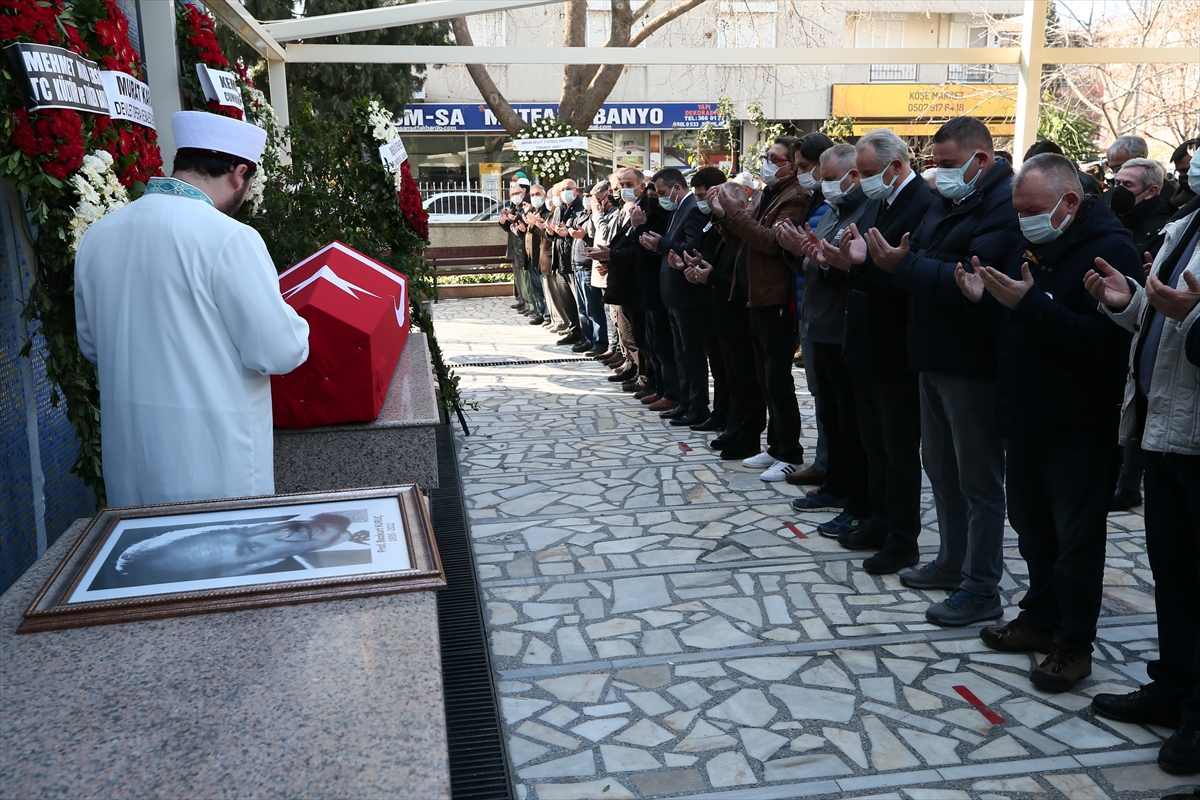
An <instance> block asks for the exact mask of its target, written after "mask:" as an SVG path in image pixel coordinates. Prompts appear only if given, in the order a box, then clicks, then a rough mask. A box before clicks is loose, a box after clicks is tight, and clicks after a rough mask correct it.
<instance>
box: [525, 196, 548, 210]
mask: <svg viewBox="0 0 1200 800" xmlns="http://www.w3.org/2000/svg"><path fill="white" fill-rule="evenodd" d="M529 202H531V203H533V207H534V208H541V207H542V206H544V205H546V198H545V197H544V196H542V195H540V194H535V195H534V196H533V197H532V199H530V201H529Z"/></svg>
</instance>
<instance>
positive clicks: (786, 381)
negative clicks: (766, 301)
mask: <svg viewBox="0 0 1200 800" xmlns="http://www.w3.org/2000/svg"><path fill="white" fill-rule="evenodd" d="M796 329H797V325H796V318H795V317H793V316H792V315H791V314H789V313H788V309H787V306H784V305H778V306H760V307H758V308H751V309H750V340H751V342H752V343H753V345H754V368H755V370H756V371H757V372H758V384H759V386H760V387H761V388H762V393H763V396H764V397H765V398H766V400H767V413H768V416H769V424H768V425H767V453H769V454H770V455H771V456H772V457H773V458H775V459H776V460H778V461H784V462H787V463H788V464H799V463H801V462H802V461H804V448H803V447H801V446H800V406H799V405H797V403H796V382H795V381H794V380H792V356H793V355H795V353H796Z"/></svg>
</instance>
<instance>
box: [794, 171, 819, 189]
mask: <svg viewBox="0 0 1200 800" xmlns="http://www.w3.org/2000/svg"><path fill="white" fill-rule="evenodd" d="M796 180H797V182H799V184H800V188H801V189H804V190H805V191H808V192H811V191H812V190H813V189H816V188H817V184H818V183H820V181H818V180H817V179H816V178H814V177H813V174H812V172H801V173H800V174H799V175H797V176H796Z"/></svg>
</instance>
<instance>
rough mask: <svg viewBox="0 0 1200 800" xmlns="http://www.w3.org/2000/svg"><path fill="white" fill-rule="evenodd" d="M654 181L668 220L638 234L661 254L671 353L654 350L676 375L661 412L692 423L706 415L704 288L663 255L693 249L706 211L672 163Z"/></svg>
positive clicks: (677, 422)
mask: <svg viewBox="0 0 1200 800" xmlns="http://www.w3.org/2000/svg"><path fill="white" fill-rule="evenodd" d="M653 183H654V193H655V194H657V195H658V204H659V206H661V207H662V209H663V211H664V212H666V213H667V215H668V217H667V224H666V229H665V230H664V231H663V233H662V234H658V233H654V232H652V231H651V232H647V233H644V234H642V237H641V243H642V246H643V247H645V248H646V249H648V250H651V251H653V252H655V253H658V254H659V255H660V256H661V259H660V263H659V270H658V289H659V296H660V297H661V298H662V304H663V306H664V307H665V308H666V311H667V318H668V320H669V321H670V330H671V339H672V343H673V348H672V349H673V352H672V353H660V354H659V355H660V356H661V357H662V358H664V359H667V358H674V359H675V363H676V365H677V366H678V370H679V378H680V398H679V405H678V406H677V407H676V408H674V409H672V410H671V411H668V412H667V413H665V414H663V417H664V418H666V419H669V420H670V421H671V424H672V425H679V426H688V425H696V424H699V423H701V422H704V421H705V420H706V419H708V362H707V360H706V358H705V355H704V341H705V339H706V338H707V336H708V332H707V330H706V328H707V321H708V314H707V313H706V311H707V306H708V293H707V291H706V290H705V288H704V287H703V286H699V285H697V284H694V283H691V282H689V281H688V279H687V278H685V277H684V274H683V270H682V269H676V268H674V267H673V266H671V263H670V262H669V261H668V259H667V254H668V253H675V254H676V255H679V256H682V255H683V254H684V253H686V252H690V251H692V250H694V249H696V248H697V247H698V246H699V245H700V239H701V237H702V236H703V230H704V225H705V224H706V223H707V222H708V215H707V214H704V213H703V212H701V210H700V208H699V206H697V205H696V198H695V197H693V196H692V195H691V194H689V193H688V190H687V181H686V180H684V177H683V173H682V172H680V171H679V170H677V169H675V168H674V167H667V168H666V169H662V170H659V171H658V173H656V174H655V176H654V180H653ZM675 263H680V264H681V262H675ZM681 265H682V264H681Z"/></svg>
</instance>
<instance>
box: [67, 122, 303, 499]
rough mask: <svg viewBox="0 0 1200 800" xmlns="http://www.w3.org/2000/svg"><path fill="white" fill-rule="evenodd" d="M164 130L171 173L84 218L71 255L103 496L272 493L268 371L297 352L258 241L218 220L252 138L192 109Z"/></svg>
mask: <svg viewBox="0 0 1200 800" xmlns="http://www.w3.org/2000/svg"><path fill="white" fill-rule="evenodd" d="M171 128H172V130H173V132H174V134H175V143H176V145H178V148H179V149H178V151H177V152H176V154H175V165H174V166H175V169H174V176H173V177H171V178H152V179H151V180H150V182H149V184H148V185H147V186H146V193H145V195H143V196H142V197H141V198H139V199H138V200H137V201H135V202H133V203H130V204H129V205H128V206H125V207H124V208H121V209H119V210H117V211H114V212H113V213H111V214H109V215H108V216H106V217H104V219H102V220H100V221H99V222H97V223H96V224H94V225H92V227H91V228H89V229H88V231H87V233H85V234H84V236H83V240H82V241H81V242H80V245H79V252H78V253H77V254H76V256H75V316H76V330H77V333H78V336H79V347H80V350H81V351H82V352H83V355H84V357H85V358H87V359H88V360H89V361H92V362H95V364H96V366H97V368H98V371H99V377H100V406H101V408H102V409H103V410H104V418H103V422H102V424H101V437H102V450H103V455H102V460H103V466H104V486H105V489H106V491H107V495H108V503H109V504H110V505H114V506H125V505H141V504H145V503H170V502H177V501H183V500H208V499H212V498H221V497H241V496H249V495H264V494H274V493H275V464H274V458H273V452H274V451H273V446H274V442H273V438H272V425H271V421H272V418H271V383H270V378H269V376H270V375H282V374H285V373H288V372H291V371H292V370H294V369H295V368H296V367H298V366H300V365H301V364H303V363H304V361H305V360H306V359H307V358H308V323H307V322H305V321H304V320H303V319H301V318H300V316H299V315H298V314H296V312H295V311H294V310H292V308H291V306H289V305H288V304H287V303H285V302H284V301H283V297H282V296H281V295H280V292H279V279H278V277H277V273H276V270H275V265H274V263H272V261H271V256H270V254H269V253H268V252H267V247H266V245H265V244H264V243H263V240H262V237H261V236H259V235H258V232H257V231H255V230H254V229H253V228H251V227H249V226H247V225H243V224H242V223H240V222H237V221H235V220H234V219H232V216H233V215H234V214H236V213H237V211H238V209H239V208H241V206H242V203H243V201H245V199H246V193H247V192H248V191H249V188H250V185H251V183H252V182H253V181H254V177H255V173H256V172H257V170H258V161H259V159H260V158H261V156H262V151H263V146H264V145H265V144H266V140H267V135H266V133H265V132H263V130H262V129H261V128H258V127H257V126H255V125H251V124H250V123H248V122H242V121H240V120H235V119H231V118H229V117H223V116H220V115H218V114H209V113H204V112H199V111H181V112H178V113H176V114H175V115H174V116H173V117H172V118H171Z"/></svg>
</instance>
